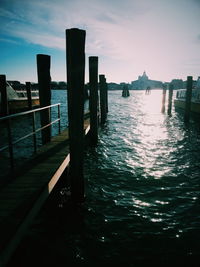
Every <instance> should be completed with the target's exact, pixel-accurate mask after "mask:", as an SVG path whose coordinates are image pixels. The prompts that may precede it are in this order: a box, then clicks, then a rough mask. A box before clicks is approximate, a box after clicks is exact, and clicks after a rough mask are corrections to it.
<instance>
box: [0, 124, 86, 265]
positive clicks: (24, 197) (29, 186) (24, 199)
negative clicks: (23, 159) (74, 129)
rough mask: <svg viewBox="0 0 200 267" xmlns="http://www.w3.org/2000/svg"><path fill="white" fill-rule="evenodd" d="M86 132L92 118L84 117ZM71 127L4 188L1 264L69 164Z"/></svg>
mask: <svg viewBox="0 0 200 267" xmlns="http://www.w3.org/2000/svg"><path fill="white" fill-rule="evenodd" d="M84 129H85V135H86V134H87V133H88V132H89V129H90V124H89V119H86V120H85V121H84ZM68 143H69V136H68V130H65V131H63V132H62V133H61V134H60V135H59V136H56V137H53V138H52V140H51V142H50V143H48V144H46V145H45V146H43V147H41V149H40V150H39V152H38V153H37V156H35V157H34V159H32V160H31V161H30V163H29V166H28V167H27V168H26V169H25V171H24V173H22V174H21V175H20V176H18V177H16V178H15V179H14V180H13V181H12V182H11V183H9V184H8V185H7V186H5V187H4V188H3V189H2V190H1V191H0V266H1V267H2V266H6V263H7V262H8V260H9V258H10V257H11V255H12V253H13V252H14V250H15V249H16V247H17V246H18V244H19V242H20V240H21V238H22V237H23V235H24V233H25V231H26V230H27V228H28V226H29V225H30V223H31V221H32V219H33V218H34V216H35V215H36V214H37V212H38V211H39V210H40V208H41V206H42V204H43V203H44V201H45V200H46V199H47V197H48V196H49V194H50V193H51V191H52V189H53V188H54V186H55V185H56V183H57V181H58V180H59V178H60V177H61V175H62V173H63V172H64V170H65V168H66V167H67V166H68V164H69V160H70V155H69V145H68Z"/></svg>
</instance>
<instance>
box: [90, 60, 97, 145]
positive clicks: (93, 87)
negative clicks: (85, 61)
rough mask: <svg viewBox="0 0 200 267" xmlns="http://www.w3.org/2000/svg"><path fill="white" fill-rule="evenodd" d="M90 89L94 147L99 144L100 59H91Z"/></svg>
mask: <svg viewBox="0 0 200 267" xmlns="http://www.w3.org/2000/svg"><path fill="white" fill-rule="evenodd" d="M89 88H90V99H89V107H90V140H91V144H92V145H94V146H95V145H97V142H98V57H89Z"/></svg>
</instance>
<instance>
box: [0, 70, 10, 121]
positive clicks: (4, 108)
mask: <svg viewBox="0 0 200 267" xmlns="http://www.w3.org/2000/svg"><path fill="white" fill-rule="evenodd" d="M0 89H1V116H6V115H8V98H7V90H6V75H0Z"/></svg>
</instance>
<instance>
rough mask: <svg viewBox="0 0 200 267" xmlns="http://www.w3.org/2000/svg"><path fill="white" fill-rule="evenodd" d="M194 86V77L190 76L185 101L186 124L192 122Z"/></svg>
mask: <svg viewBox="0 0 200 267" xmlns="http://www.w3.org/2000/svg"><path fill="white" fill-rule="evenodd" d="M192 85H193V77H192V76H188V77H187V88H186V99H185V115H184V121H185V122H189V120H190V110H191V98H192Z"/></svg>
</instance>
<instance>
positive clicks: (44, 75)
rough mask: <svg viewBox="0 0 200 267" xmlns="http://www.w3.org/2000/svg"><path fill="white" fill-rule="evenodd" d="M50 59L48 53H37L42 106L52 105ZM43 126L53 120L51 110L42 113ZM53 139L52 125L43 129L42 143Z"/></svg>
mask: <svg viewBox="0 0 200 267" xmlns="http://www.w3.org/2000/svg"><path fill="white" fill-rule="evenodd" d="M50 60H51V57H50V56H48V55H42V54H38V55H37V73H38V86H39V97H40V107H45V106H49V105H51V76H50ZM40 119H41V126H42V127H44V126H45V125H47V124H49V123H50V122H51V110H50V109H45V110H42V111H41V114H40ZM50 140H51V126H49V127H47V128H45V129H43V130H42V143H43V144H45V143H47V142H50Z"/></svg>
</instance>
